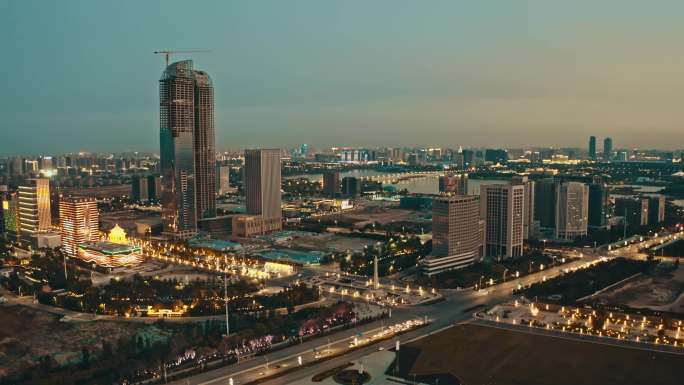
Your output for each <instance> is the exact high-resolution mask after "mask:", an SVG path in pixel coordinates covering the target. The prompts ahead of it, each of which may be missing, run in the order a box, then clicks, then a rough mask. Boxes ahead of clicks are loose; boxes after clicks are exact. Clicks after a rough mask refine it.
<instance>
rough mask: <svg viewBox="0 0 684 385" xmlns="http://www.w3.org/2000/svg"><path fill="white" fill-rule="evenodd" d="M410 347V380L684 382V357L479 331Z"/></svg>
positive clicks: (531, 384)
mask: <svg viewBox="0 0 684 385" xmlns="http://www.w3.org/2000/svg"><path fill="white" fill-rule="evenodd" d="M407 347H408V348H409V349H407V350H409V351H410V348H412V347H413V348H416V349H419V352H418V354H417V357H416V358H415V360H414V361H413V363H412V365H411V369H410V371H409V375H410V377H409V378H412V376H413V375H414V374H415V375H416V376H418V377H419V378H420V377H423V376H426V375H436V374H441V373H443V374H446V373H449V374H451V375H452V376H453V377H456V378H458V379H459V380H460V381H461V382H462V383H463V384H466V385H468V384H492V385H503V384H506V385H509V384H510V385H513V384H521V385H522V384H525V385H536V384H539V385H547V384H554V385H566V384H567V385H576V384H601V385H609V384H630V385H639V384H649V385H654V384H681V383H682V378H684V355H676V354H667V353H659V352H651V351H645V350H636V349H628V348H620V347H614V346H608V345H601V344H595V343H588V342H580V341H572V340H566V339H560V338H553V337H546V336H539V335H534V334H528V333H522V332H513V331H508V330H500V329H496V328H490V327H486V326H478V325H461V326H457V327H454V328H451V329H448V330H446V331H444V332H441V333H437V334H434V335H432V336H429V337H426V338H423V339H421V340H418V341H416V342H414V343H411V344H408V345H407ZM402 362H403V360H402ZM423 378H424V377H423ZM439 383H440V384H441V383H442V381H440V382H439Z"/></svg>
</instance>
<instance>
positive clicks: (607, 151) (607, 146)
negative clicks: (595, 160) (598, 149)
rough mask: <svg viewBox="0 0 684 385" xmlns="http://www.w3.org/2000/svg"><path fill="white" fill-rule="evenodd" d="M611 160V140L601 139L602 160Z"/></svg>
mask: <svg viewBox="0 0 684 385" xmlns="http://www.w3.org/2000/svg"><path fill="white" fill-rule="evenodd" d="M611 159H613V139H611V138H605V139H603V160H611Z"/></svg>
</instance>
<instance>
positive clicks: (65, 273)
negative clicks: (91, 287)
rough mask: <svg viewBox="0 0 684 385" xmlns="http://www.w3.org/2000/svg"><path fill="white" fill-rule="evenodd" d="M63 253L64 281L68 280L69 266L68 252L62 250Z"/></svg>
mask: <svg viewBox="0 0 684 385" xmlns="http://www.w3.org/2000/svg"><path fill="white" fill-rule="evenodd" d="M62 255H63V256H64V282H66V281H67V279H68V278H67V266H66V253H64V251H62Z"/></svg>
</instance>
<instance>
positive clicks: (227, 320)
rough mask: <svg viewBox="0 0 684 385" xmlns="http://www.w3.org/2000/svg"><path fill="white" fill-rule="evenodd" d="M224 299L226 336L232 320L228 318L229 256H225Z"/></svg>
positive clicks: (228, 333)
mask: <svg viewBox="0 0 684 385" xmlns="http://www.w3.org/2000/svg"><path fill="white" fill-rule="evenodd" d="M223 301H224V303H225V305H226V337H228V336H229V335H230V320H229V319H228V256H227V255H224V256H223Z"/></svg>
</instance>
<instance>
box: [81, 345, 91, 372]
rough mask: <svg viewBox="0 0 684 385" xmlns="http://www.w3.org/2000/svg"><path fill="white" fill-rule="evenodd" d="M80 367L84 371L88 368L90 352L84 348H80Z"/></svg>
mask: <svg viewBox="0 0 684 385" xmlns="http://www.w3.org/2000/svg"><path fill="white" fill-rule="evenodd" d="M81 366H82V367H83V368H84V369H88V368H90V350H88V348H87V347H85V346H84V347H82V348H81Z"/></svg>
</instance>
